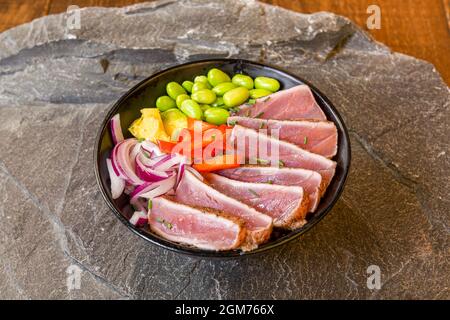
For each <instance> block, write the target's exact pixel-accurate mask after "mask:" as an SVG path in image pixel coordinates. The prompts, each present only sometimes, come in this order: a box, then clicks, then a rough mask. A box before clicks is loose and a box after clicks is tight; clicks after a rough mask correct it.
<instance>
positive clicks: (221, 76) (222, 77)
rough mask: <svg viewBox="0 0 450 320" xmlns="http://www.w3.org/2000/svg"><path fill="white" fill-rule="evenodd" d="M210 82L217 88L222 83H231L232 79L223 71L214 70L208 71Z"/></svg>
mask: <svg viewBox="0 0 450 320" xmlns="http://www.w3.org/2000/svg"><path fill="white" fill-rule="evenodd" d="M208 81H209V83H210V84H211V85H212V86H213V87H215V86H217V85H218V84H219V83H222V82H230V81H231V79H230V77H229V76H228V75H227V74H226V73H225V72H223V71H222V70H219V69H217V68H213V69H211V70H209V71H208Z"/></svg>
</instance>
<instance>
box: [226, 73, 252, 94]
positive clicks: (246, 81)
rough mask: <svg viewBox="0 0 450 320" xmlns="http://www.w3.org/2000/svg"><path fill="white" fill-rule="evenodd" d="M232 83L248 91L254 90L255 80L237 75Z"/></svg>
mask: <svg viewBox="0 0 450 320" xmlns="http://www.w3.org/2000/svg"><path fill="white" fill-rule="evenodd" d="M231 82H232V83H234V84H235V85H236V86H238V87H244V88H247V89H248V90H251V89H253V79H252V78H251V77H249V76H246V75H244V74H235V75H234V76H233V79H231Z"/></svg>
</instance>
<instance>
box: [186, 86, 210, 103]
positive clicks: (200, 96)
mask: <svg viewBox="0 0 450 320" xmlns="http://www.w3.org/2000/svg"><path fill="white" fill-rule="evenodd" d="M191 99H192V100H194V101H196V102H198V103H203V104H211V103H213V102H214V101H216V94H215V93H214V92H213V91H212V90H209V89H202V90H198V91H195V92H193V93H192V95H191Z"/></svg>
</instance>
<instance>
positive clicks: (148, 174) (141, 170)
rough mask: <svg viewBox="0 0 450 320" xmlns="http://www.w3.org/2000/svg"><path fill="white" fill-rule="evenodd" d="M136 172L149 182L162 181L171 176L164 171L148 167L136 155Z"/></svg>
mask: <svg viewBox="0 0 450 320" xmlns="http://www.w3.org/2000/svg"><path fill="white" fill-rule="evenodd" d="M136 174H137V175H138V177H139V178H141V179H142V180H144V181H148V182H156V181H161V180H164V179H166V178H167V177H169V175H168V174H167V173H166V172H164V171H156V170H153V169H151V168H149V167H146V166H145V165H144V164H143V163H142V161H141V159H140V157H136Z"/></svg>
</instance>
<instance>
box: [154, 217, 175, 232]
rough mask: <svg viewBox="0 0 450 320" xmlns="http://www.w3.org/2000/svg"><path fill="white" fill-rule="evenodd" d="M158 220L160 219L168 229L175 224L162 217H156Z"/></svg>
mask: <svg viewBox="0 0 450 320" xmlns="http://www.w3.org/2000/svg"><path fill="white" fill-rule="evenodd" d="M156 221H158V222H159V223H162V224H163V225H164V226H165V227H166V228H167V229H172V228H173V225H172V224H171V223H170V222H168V221H166V220H164V219H162V218H160V217H158V218H156Z"/></svg>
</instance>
